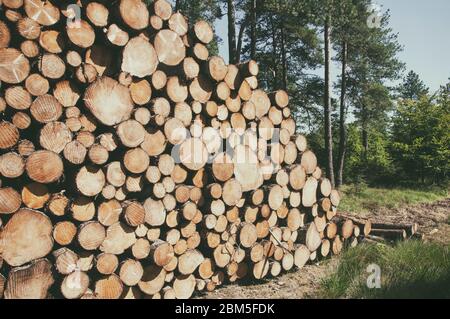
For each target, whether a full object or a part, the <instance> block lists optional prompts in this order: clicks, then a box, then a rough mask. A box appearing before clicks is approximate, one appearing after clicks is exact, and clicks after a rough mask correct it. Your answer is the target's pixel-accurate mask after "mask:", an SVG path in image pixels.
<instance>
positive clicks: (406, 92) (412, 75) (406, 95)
mask: <svg viewBox="0 0 450 319" xmlns="http://www.w3.org/2000/svg"><path fill="white" fill-rule="evenodd" d="M397 90H398V93H399V97H400V98H402V99H410V100H418V99H420V98H421V97H423V96H426V95H427V94H428V92H429V89H428V88H427V87H426V85H425V83H423V81H422V80H421V79H420V78H419V75H418V74H417V73H416V72H414V71H410V72H409V73H408V75H407V76H406V78H405V79H404V80H403V83H402V84H401V85H400V86H399V87H398V89H397Z"/></svg>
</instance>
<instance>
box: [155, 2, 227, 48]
mask: <svg viewBox="0 0 450 319" xmlns="http://www.w3.org/2000/svg"><path fill="white" fill-rule="evenodd" d="M147 2H149V3H152V2H153V0H148V1H147ZM171 3H172V5H173V7H174V8H175V4H177V5H178V7H177V9H178V10H179V11H180V12H182V13H183V14H184V15H185V16H186V17H187V18H188V19H189V23H190V24H191V25H192V24H194V23H195V22H197V21H198V20H205V21H207V22H208V23H209V24H210V25H211V26H212V27H214V23H215V22H216V20H217V19H218V18H220V17H221V16H222V14H223V13H222V8H221V0H202V1H192V0H176V1H175V0H172V1H171ZM221 42H222V39H220V38H219V37H218V36H217V33H215V36H214V40H213V41H212V42H211V43H210V44H209V45H208V49H209V51H210V53H211V54H212V55H218V54H219V44H220V43H221Z"/></svg>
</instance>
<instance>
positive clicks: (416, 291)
mask: <svg viewBox="0 0 450 319" xmlns="http://www.w3.org/2000/svg"><path fill="white" fill-rule="evenodd" d="M371 264H376V265H378V266H379V267H380V269H381V288H380V289H370V288H368V287H367V278H368V277H369V276H370V273H369V272H367V271H366V270H367V267H368V266H369V265H371ZM449 287H450V248H449V247H448V246H442V245H439V244H431V243H423V242H420V241H408V242H404V243H400V244H398V245H397V246H395V247H390V246H385V245H369V244H367V245H361V246H358V247H356V248H355V249H351V250H348V251H346V252H345V253H344V254H343V256H342V258H341V260H340V263H339V266H338V268H337V270H336V272H335V273H333V274H332V275H330V276H329V277H328V278H326V279H325V280H323V281H322V283H321V291H320V297H322V298H364V299H366V298H389V299H390V298H450V289H449Z"/></svg>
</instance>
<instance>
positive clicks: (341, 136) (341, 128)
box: [336, 40, 347, 188]
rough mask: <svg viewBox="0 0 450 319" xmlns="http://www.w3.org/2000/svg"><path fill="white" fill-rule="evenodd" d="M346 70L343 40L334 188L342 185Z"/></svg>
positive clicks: (345, 50)
mask: <svg viewBox="0 0 450 319" xmlns="http://www.w3.org/2000/svg"><path fill="white" fill-rule="evenodd" d="M346 68H347V42H346V41H345V40H344V41H343V43H342V73H341V104H340V114H339V159H338V163H339V167H338V176H337V181H336V186H337V187H338V188H339V187H340V186H342V184H343V183H344V165H345V154H346V149H347V130H346V126H345V120H346V115H347V114H346V106H345V94H346V90H347V78H346V75H345V69H346Z"/></svg>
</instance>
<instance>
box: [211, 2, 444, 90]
mask: <svg viewBox="0 0 450 319" xmlns="http://www.w3.org/2000/svg"><path fill="white" fill-rule="evenodd" d="M374 3H375V4H378V5H379V6H381V7H382V10H383V11H385V10H387V9H389V10H390V14H391V23H390V24H391V27H392V29H393V31H394V32H396V33H398V34H399V42H400V44H401V45H403V46H404V49H403V52H401V53H400V54H399V58H400V60H401V61H403V62H404V63H406V72H408V71H409V70H413V71H415V72H416V73H418V74H419V76H420V77H421V79H422V80H423V81H424V82H425V84H426V85H427V86H429V87H430V89H431V91H432V92H433V91H436V90H438V89H439V87H440V85H443V84H445V83H448V78H450V0H428V1H426V0H376V1H374ZM215 27H216V31H217V33H218V34H219V36H220V37H221V38H222V39H224V41H223V42H222V44H221V46H220V55H221V56H223V57H224V58H226V59H227V60H228V43H227V41H226V39H227V18H226V16H225V17H224V18H223V19H222V20H220V21H218V22H217V23H216V26H215ZM319 72H320V71H319ZM332 72H333V77H334V78H336V77H337V75H338V73H339V65H334V67H333V69H332Z"/></svg>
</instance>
